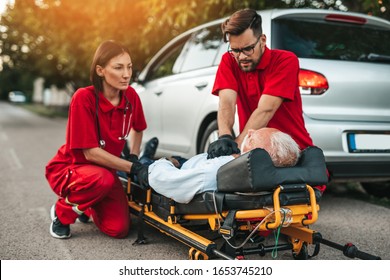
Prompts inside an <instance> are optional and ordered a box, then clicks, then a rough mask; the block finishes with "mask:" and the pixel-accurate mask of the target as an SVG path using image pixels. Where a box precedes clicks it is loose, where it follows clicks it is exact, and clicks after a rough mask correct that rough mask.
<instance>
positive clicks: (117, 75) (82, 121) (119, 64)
mask: <svg viewBox="0 0 390 280" xmlns="http://www.w3.org/2000/svg"><path fill="white" fill-rule="evenodd" d="M131 75H132V62H131V58H130V53H129V51H128V49H127V48H125V47H124V46H122V45H121V44H119V43H117V42H114V41H105V42H103V43H102V44H101V45H100V46H99V47H98V48H97V50H96V52H95V55H94V58H93V62H92V65H91V70H90V79H91V82H92V86H88V87H85V88H80V89H78V90H77V91H76V92H75V94H74V95H73V97H72V100H71V102H70V106H69V117H68V123H67V129H66V142H65V144H64V145H63V146H62V147H60V149H59V150H58V152H57V154H56V155H55V156H54V157H53V158H52V159H51V160H50V161H49V163H48V164H47V166H46V178H47V180H48V182H49V184H50V186H51V188H52V189H53V191H54V192H55V193H56V194H57V195H58V200H57V202H56V203H55V204H54V205H53V206H52V208H51V211H50V214H51V218H52V223H51V225H50V234H51V235H52V236H53V237H55V238H69V237H70V236H71V233H70V224H72V223H74V222H75V220H76V219H77V218H79V217H83V218H84V219H85V218H86V217H87V218H88V216H89V215H91V216H92V219H93V222H94V223H95V224H96V226H97V227H98V228H99V229H100V230H101V231H102V232H103V233H105V234H107V235H109V236H112V237H115V238H123V237H126V236H127V234H128V232H129V228H130V223H131V220H130V215H129V211H128V203H127V198H126V195H125V192H124V190H123V187H122V185H121V183H120V181H119V179H118V177H117V175H116V172H117V171H124V172H127V173H130V174H133V175H136V176H137V177H138V178H139V180H141V179H140V177H142V174H143V173H144V172H145V171H146V170H147V167H144V166H143V165H142V164H140V163H139V162H138V160H137V156H138V155H139V152H140V145H141V139H142V131H143V130H145V129H146V121H145V117H144V113H143V109H142V105H141V101H140V99H139V97H138V95H137V93H136V92H135V90H134V89H133V88H132V87H130V86H129V82H130V78H131ZM127 138H130V141H129V143H130V144H129V145H130V150H131V152H132V153H133V156H132V159H133V160H132V161H133V162H131V161H127V160H124V159H121V158H120V154H121V151H122V150H123V148H124V145H125V143H126V139H127ZM146 172H147V171H146ZM85 211H86V213H84V212H85ZM87 214H88V215H87Z"/></svg>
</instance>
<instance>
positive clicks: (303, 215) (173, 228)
mask: <svg viewBox="0 0 390 280" xmlns="http://www.w3.org/2000/svg"><path fill="white" fill-rule="evenodd" d="M133 187H136V186H134V184H133V183H132V182H131V179H130V178H128V180H127V187H126V192H127V196H128V205H129V208H130V211H131V213H133V214H134V215H136V216H138V217H139V218H141V219H142V222H145V223H147V224H149V225H151V226H152V227H154V228H156V229H158V230H159V231H161V232H163V233H165V234H167V235H168V236H171V237H173V238H175V239H176V240H178V241H180V242H181V243H183V244H185V245H186V246H188V247H189V248H190V249H189V252H188V255H189V259H192V260H199V259H209V258H216V257H217V258H218V257H219V258H223V259H235V258H237V257H238V256H236V255H234V256H232V255H231V254H227V253H226V252H223V251H221V250H219V249H218V248H217V244H216V243H215V242H214V241H212V240H209V239H207V238H206V237H203V236H201V235H200V234H198V233H196V232H194V231H192V230H189V229H188V228H186V227H185V226H183V225H182V224H181V223H178V220H179V217H178V215H177V214H176V213H175V206H174V203H173V204H172V206H171V207H170V213H169V216H168V217H167V218H166V219H163V218H161V217H159V216H158V215H157V214H156V213H154V212H153V206H152V189H151V188H149V189H147V190H145V192H146V202H145V203H144V204H140V203H139V202H137V201H134V200H133V196H132V188H133ZM306 188H307V190H308V193H309V197H310V202H309V203H308V204H299V205H289V206H283V209H284V210H286V209H287V210H288V211H289V215H290V219H289V223H288V225H287V226H286V225H285V224H284V222H283V221H282V212H281V208H282V207H281V206H280V200H279V194H280V192H281V190H282V189H283V186H278V187H277V188H276V189H275V191H274V192H273V209H265V208H261V209H253V210H238V211H237V212H236V213H235V219H236V220H237V221H245V220H247V221H250V220H251V219H255V220H259V219H263V220H264V221H263V222H262V223H261V224H259V222H257V224H258V225H260V226H259V227H258V228H257V229H256V231H258V232H261V231H267V232H269V231H272V230H277V229H280V232H281V233H282V234H284V235H285V236H287V237H288V242H289V244H287V245H283V246H280V247H279V249H281V250H286V249H291V251H292V255H293V257H294V258H295V259H307V258H308V257H309V256H308V252H307V245H308V244H315V243H316V242H317V240H320V239H321V236H320V234H319V233H317V232H315V231H314V230H311V229H309V225H311V224H314V223H315V222H316V221H317V219H318V211H319V210H320V207H319V205H318V203H317V201H316V196H315V192H314V190H313V188H312V187H311V186H309V185H306ZM271 213H273V215H272V219H271V220H270V221H267V220H265V219H269V217H270V216H271ZM227 215H228V211H224V212H223V213H222V216H223V217H226V216H227ZM220 218H221V214H220V213H210V214H181V215H180V220H187V221H200V220H204V221H207V223H208V226H209V229H210V230H211V231H218V233H219V234H221V235H229V234H230V232H229V230H226V229H223V228H221V224H220V222H219V219H220ZM253 228H254V225H253V223H251V222H247V223H246V224H245V223H243V224H241V225H239V227H238V228H237V230H239V231H241V232H248V234H249V232H250V231H252V230H253ZM271 247H272V246H271ZM275 249H276V250H278V247H277V245H275V247H272V248H264V247H262V248H259V249H258V250H252V251H251V254H253V253H259V254H260V255H264V254H265V253H266V252H271V250H275ZM242 252H244V253H245V251H242ZM244 253H243V254H244ZM240 257H241V256H240Z"/></svg>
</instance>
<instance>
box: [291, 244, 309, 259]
mask: <svg viewBox="0 0 390 280" xmlns="http://www.w3.org/2000/svg"><path fill="white" fill-rule="evenodd" d="M293 258H294V259H295V260H307V259H309V252H308V250H307V243H306V242H303V243H302V247H301V250H300V251H299V253H295V252H293Z"/></svg>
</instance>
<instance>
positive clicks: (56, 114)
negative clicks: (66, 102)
mask: <svg viewBox="0 0 390 280" xmlns="http://www.w3.org/2000/svg"><path fill="white" fill-rule="evenodd" d="M22 106H23V108H25V109H26V110H29V111H31V112H33V113H35V114H37V115H40V116H43V117H47V118H67V117H68V107H64V106H50V107H49V106H45V105H43V104H38V103H26V104H23V105H22Z"/></svg>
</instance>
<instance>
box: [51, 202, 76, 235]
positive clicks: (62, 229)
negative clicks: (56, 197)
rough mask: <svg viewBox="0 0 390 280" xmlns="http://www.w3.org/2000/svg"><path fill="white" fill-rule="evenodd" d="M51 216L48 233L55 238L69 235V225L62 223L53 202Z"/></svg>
mask: <svg viewBox="0 0 390 280" xmlns="http://www.w3.org/2000/svg"><path fill="white" fill-rule="evenodd" d="M50 216H51V220H52V222H51V225H50V234H51V236H53V237H55V238H60V239H65V238H69V237H70V236H71V234H70V226H69V225H63V224H62V223H61V222H60V220H59V219H58V217H57V214H56V211H55V204H54V205H53V206H52V207H51V209H50Z"/></svg>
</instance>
